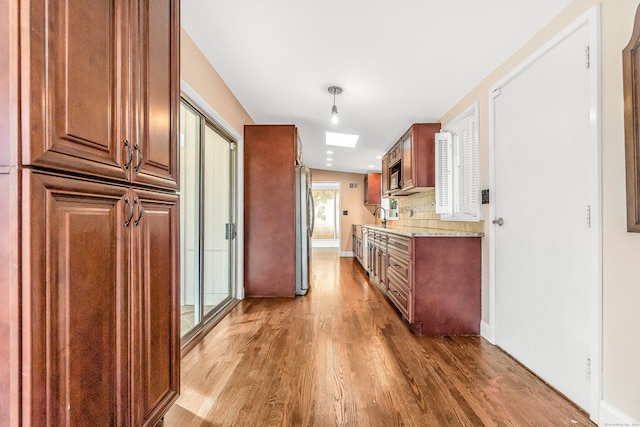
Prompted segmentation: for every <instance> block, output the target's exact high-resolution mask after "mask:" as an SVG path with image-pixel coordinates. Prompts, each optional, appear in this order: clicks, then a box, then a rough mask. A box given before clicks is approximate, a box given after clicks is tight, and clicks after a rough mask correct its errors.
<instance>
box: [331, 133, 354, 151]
mask: <svg viewBox="0 0 640 427" xmlns="http://www.w3.org/2000/svg"><path fill="white" fill-rule="evenodd" d="M325 133H326V138H327V145H335V146H337V147H347V148H355V146H356V144H357V143H358V138H360V135H352V134H348V133H335V132H325Z"/></svg>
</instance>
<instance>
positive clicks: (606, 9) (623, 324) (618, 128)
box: [441, 0, 640, 420]
mask: <svg viewBox="0 0 640 427" xmlns="http://www.w3.org/2000/svg"><path fill="white" fill-rule="evenodd" d="M596 3H598V2H597V1H596V0H575V1H574V2H572V3H571V4H570V5H569V6H568V7H567V8H566V9H565V10H564V11H563V12H562V13H561V14H560V15H558V16H557V17H556V18H554V19H553V20H552V21H551V22H550V23H549V24H548V25H547V26H546V27H545V28H544V29H543V30H542V31H540V33H538V34H537V35H536V36H535V37H533V38H532V39H531V40H530V41H529V42H528V43H527V44H526V45H525V46H524V47H523V48H522V49H520V50H519V51H518V52H517V53H516V54H515V55H513V56H512V57H511V58H509V59H508V60H507V61H506V62H505V63H503V64H502V65H500V66H499V67H498V68H497V69H496V71H495V72H493V73H492V74H491V75H489V76H488V77H487V78H486V79H485V80H484V81H483V82H482V83H480V84H479V85H478V86H477V87H476V88H475V89H474V90H473V91H472V92H470V93H469V94H468V95H467V96H465V97H464V98H463V99H462V100H461V101H460V102H459V103H458V104H457V105H455V106H454V107H453V108H452V109H451V110H449V111H448V112H447V113H446V114H445V115H444V116H443V117H442V119H441V122H442V123H446V122H448V121H450V120H452V119H453V118H455V117H456V116H457V115H459V114H460V113H462V112H463V111H464V110H465V109H466V108H468V107H469V106H470V105H471V104H472V103H474V102H476V101H477V102H479V104H480V142H481V185H482V188H488V187H489V97H488V90H489V88H490V87H491V86H492V85H493V84H495V83H497V82H498V80H499V79H501V78H502V77H504V76H505V75H506V74H507V73H508V72H509V71H510V70H512V69H513V68H514V67H515V66H517V65H518V64H519V63H520V62H522V61H523V60H525V59H526V58H528V57H529V56H530V55H531V54H532V53H534V52H535V51H536V50H537V49H539V48H540V47H542V45H544V43H545V42H547V41H548V40H549V39H550V38H552V37H553V36H554V35H556V34H557V33H558V32H559V31H561V30H562V29H563V28H565V27H566V26H567V25H569V24H570V23H571V22H573V21H574V20H576V19H577V18H578V17H580V16H581V15H582V14H583V13H584V12H586V11H587V10H588V9H589V8H590V7H591V6H593V5H594V4H596ZM600 3H601V4H602V111H603V127H602V152H603V157H602V169H603V177H602V193H603V213H602V217H603V236H602V237H603V248H602V249H603V341H604V343H603V400H604V401H605V402H607V403H609V404H610V405H612V406H614V407H615V408H617V409H619V410H621V411H623V412H624V413H626V414H627V415H629V416H631V417H633V418H635V419H636V420H640V339H638V333H637V331H638V326H639V325H640V309H639V306H640V262H639V259H640V234H637V233H627V231H626V210H625V209H626V205H625V203H626V202H625V165H624V128H623V126H624V121H623V97H622V59H621V51H622V49H623V48H624V47H625V46H626V44H627V43H628V41H629V38H630V36H631V28H632V25H633V18H634V14H635V10H636V7H637V5H638V3H639V1H638V0H602V1H601V2H600ZM488 215H489V209H488V205H485V206H484V209H483V217H484V218H485V219H487V218H488ZM490 233H491V226H490V221H486V223H485V236H487V237H488V238H485V239H484V251H483V258H484V260H483V292H484V293H488V280H489V279H488V264H487V262H488V256H489V252H488V241H489V238H490V237H491V235H490ZM486 308H487V307H486V306H485V304H483V318H484V319H483V320H485V321H488V320H489V319H488V310H486Z"/></svg>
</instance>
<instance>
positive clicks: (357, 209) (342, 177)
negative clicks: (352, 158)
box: [311, 169, 373, 252]
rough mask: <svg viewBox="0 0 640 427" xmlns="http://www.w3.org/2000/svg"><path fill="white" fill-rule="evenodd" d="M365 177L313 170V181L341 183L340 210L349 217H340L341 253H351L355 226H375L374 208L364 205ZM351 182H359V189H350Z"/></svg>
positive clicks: (355, 174)
mask: <svg viewBox="0 0 640 427" xmlns="http://www.w3.org/2000/svg"><path fill="white" fill-rule="evenodd" d="M364 177H365V175H363V174H359V173H346V172H334V171H328V170H321V169H312V170H311V181H312V182H318V181H333V182H340V183H341V185H340V197H341V200H340V210H341V211H349V215H347V216H343V215H340V252H351V250H352V246H351V245H352V244H353V242H352V237H351V226H352V225H353V224H373V214H372V212H373V207H371V208H370V207H367V206H365V204H364ZM350 182H357V183H358V188H349V183H350Z"/></svg>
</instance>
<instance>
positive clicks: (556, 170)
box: [493, 26, 598, 410]
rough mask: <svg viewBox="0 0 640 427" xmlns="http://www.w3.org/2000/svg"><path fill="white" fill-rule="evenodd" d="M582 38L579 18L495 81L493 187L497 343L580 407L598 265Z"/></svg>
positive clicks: (584, 402) (584, 401) (585, 399)
mask: <svg viewBox="0 0 640 427" xmlns="http://www.w3.org/2000/svg"><path fill="white" fill-rule="evenodd" d="M588 44H589V30H588V26H583V27H581V28H580V29H578V30H576V31H575V32H574V33H573V34H571V35H569V36H568V37H567V38H566V39H565V40H564V41H562V42H561V43H560V44H558V45H556V46H555V47H554V48H552V49H551V50H549V51H548V52H547V53H545V54H544V55H543V56H542V57H540V58H539V59H538V60H536V61H535V62H534V63H532V64H531V65H530V66H529V67H527V68H526V69H524V70H523V71H522V72H521V73H520V74H518V75H517V76H516V77H515V78H514V79H512V80H510V81H509V82H507V83H505V84H504V86H502V87H501V88H500V91H499V92H500V94H499V95H498V96H496V97H495V100H494V117H495V122H494V132H495V133H494V155H495V157H494V173H495V178H494V182H495V191H494V195H493V199H494V200H493V201H494V203H495V213H496V217H501V218H502V219H503V221H504V223H503V225H502V226H499V225H494V227H493V230H494V233H495V234H494V236H495V239H496V240H495V242H496V243H495V268H496V270H495V290H496V301H495V303H496V306H495V310H496V312H495V315H496V319H495V338H496V343H497V344H498V345H499V346H500V347H502V348H503V349H504V350H506V351H507V352H509V353H510V354H511V355H513V356H514V357H515V358H516V359H518V360H519V361H521V362H522V363H523V364H524V365H526V366H527V367H528V368H530V369H531V370H532V371H534V372H535V373H536V374H537V375H539V376H540V377H542V378H543V379H544V380H545V381H547V382H548V383H550V384H551V385H552V386H553V387H555V388H557V389H558V390H559V391H560V392H562V393H564V394H565V395H566V396H567V397H569V398H570V399H571V400H573V401H574V402H575V403H576V404H578V405H579V406H581V407H582V408H584V409H586V410H589V406H590V400H589V399H590V393H589V391H590V388H589V378H588V365H589V363H590V343H591V340H592V337H593V334H594V332H593V325H592V323H591V322H592V316H593V313H592V312H591V311H592V310H591V307H592V304H593V301H592V298H594V295H593V294H594V292H593V290H594V289H596V286H597V272H598V268H597V262H598V250H597V247H598V238H597V227H596V224H592V226H591V227H590V226H589V223H588V219H587V217H588V211H589V209H591V212H592V216H593V217H594V218H595V214H596V210H597V205H596V203H598V202H597V199H598V191H597V186H598V178H597V171H598V168H597V156H598V151H597V146H596V144H597V142H596V141H597V139H596V138H594V137H593V134H592V132H591V131H590V96H589V95H590V88H589V85H590V72H589V69H588V68H587V66H586V62H585V48H586V47H587V46H588ZM591 83H593V82H591ZM594 283H595V284H594Z"/></svg>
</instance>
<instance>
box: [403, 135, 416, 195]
mask: <svg viewBox="0 0 640 427" xmlns="http://www.w3.org/2000/svg"><path fill="white" fill-rule="evenodd" d="M412 132H413V131H411V130H410V131H409V132H408V133H407V134H405V136H404V138H403V140H402V144H401V147H402V187H401V188H402V189H403V190H408V189H411V188H413V187H415V185H416V182H415V181H414V179H413V175H414V173H413V166H414V163H413V162H414V159H413V139H412Z"/></svg>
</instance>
